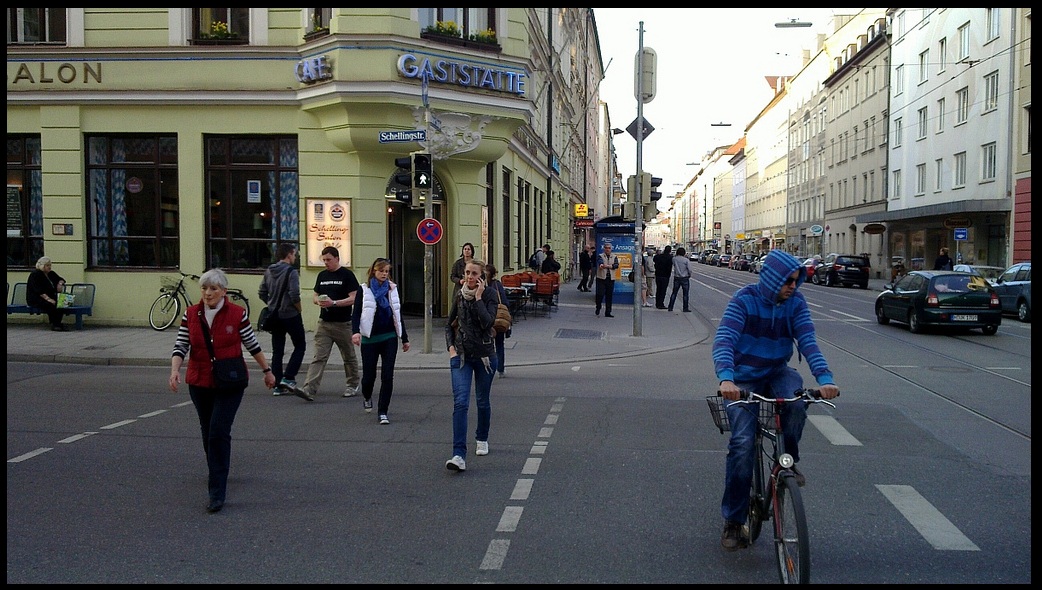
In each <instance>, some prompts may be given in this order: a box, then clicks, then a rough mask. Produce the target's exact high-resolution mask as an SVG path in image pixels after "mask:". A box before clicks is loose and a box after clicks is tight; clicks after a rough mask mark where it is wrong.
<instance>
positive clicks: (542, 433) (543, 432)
mask: <svg viewBox="0 0 1042 590" xmlns="http://www.w3.org/2000/svg"><path fill="white" fill-rule="evenodd" d="M553 433H554V429H553V428H540V429H539V438H550V435H551V434H553Z"/></svg>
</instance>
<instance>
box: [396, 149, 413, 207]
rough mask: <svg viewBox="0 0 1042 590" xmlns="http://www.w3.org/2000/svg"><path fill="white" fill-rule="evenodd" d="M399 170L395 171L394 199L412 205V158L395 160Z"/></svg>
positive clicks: (405, 157) (404, 157) (406, 157)
mask: <svg viewBox="0 0 1042 590" xmlns="http://www.w3.org/2000/svg"><path fill="white" fill-rule="evenodd" d="M394 165H395V166H397V170H395V171H394V178H393V180H394V187H393V188H394V198H395V199H397V200H399V201H401V202H402V203H405V204H406V205H410V206H411V205H412V202H413V201H412V176H413V174H412V156H403V157H401V158H395V159H394Z"/></svg>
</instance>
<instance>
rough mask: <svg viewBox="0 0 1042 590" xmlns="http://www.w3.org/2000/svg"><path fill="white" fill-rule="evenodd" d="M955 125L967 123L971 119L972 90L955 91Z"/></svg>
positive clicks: (961, 89) (966, 88)
mask: <svg viewBox="0 0 1042 590" xmlns="http://www.w3.org/2000/svg"><path fill="white" fill-rule="evenodd" d="M955 100H956V105H957V106H956V107H955V124H956V125H958V124H959V123H965V122H966V119H969V118H970V89H969V88H968V87H965V88H960V89H958V90H956V91H955Z"/></svg>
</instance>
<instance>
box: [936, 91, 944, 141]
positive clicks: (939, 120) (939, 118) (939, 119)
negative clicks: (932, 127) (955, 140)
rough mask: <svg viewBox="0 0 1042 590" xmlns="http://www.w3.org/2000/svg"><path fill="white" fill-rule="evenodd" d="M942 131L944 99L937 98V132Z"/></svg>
mask: <svg viewBox="0 0 1042 590" xmlns="http://www.w3.org/2000/svg"><path fill="white" fill-rule="evenodd" d="M942 131H944V99H943V98H939V99H937V133H941V132H942Z"/></svg>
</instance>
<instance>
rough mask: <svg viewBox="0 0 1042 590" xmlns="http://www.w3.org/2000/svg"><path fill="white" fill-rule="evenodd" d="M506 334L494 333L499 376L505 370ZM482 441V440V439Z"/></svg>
mask: <svg viewBox="0 0 1042 590" xmlns="http://www.w3.org/2000/svg"><path fill="white" fill-rule="evenodd" d="M506 337H507V333H506V332H496V360H497V361H498V362H497V363H496V367H497V368H498V369H499V374H500V375H502V374H503V372H504V371H506V369H507V365H506V362H507V361H506V357H507V350H506V349H507V344H506ZM482 440H484V439H482Z"/></svg>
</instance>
